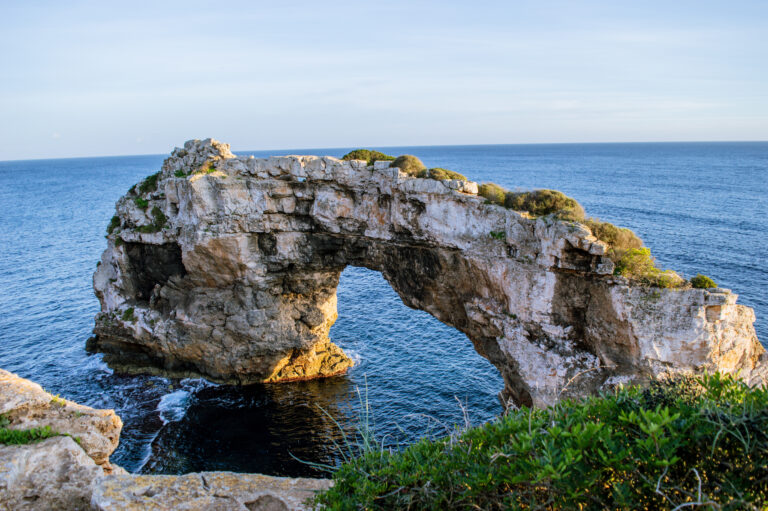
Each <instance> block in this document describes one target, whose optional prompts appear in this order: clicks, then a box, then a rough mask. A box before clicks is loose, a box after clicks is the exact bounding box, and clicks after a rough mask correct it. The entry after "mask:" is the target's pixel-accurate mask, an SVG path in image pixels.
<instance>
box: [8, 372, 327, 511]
mask: <svg viewBox="0 0 768 511" xmlns="http://www.w3.org/2000/svg"><path fill="white" fill-rule="evenodd" d="M46 427H47V428H48V429H44V428H46ZM121 429H122V421H121V420H120V418H119V417H118V416H117V415H115V412H114V411H113V410H94V409H93V408H89V407H87V406H82V405H79V404H77V403H73V402H72V401H68V400H66V399H61V398H58V397H56V396H53V395H51V394H49V393H48V392H46V391H44V390H43V389H42V387H40V385H37V384H36V383H32V382H30V381H28V380H25V379H23V378H20V377H18V376H16V375H15V374H12V373H9V372H7V371H3V370H2V369H0V432H2V431H3V430H13V431H17V432H20V433H21V432H26V433H27V435H28V436H29V435H31V432H40V431H45V432H46V433H44V434H38V435H37V438H32V439H31V441H30V442H27V443H21V444H20V445H6V444H3V443H0V510H2V511H27V510H29V511H48V510H50V511H64V510H66V511H78V510H101V511H146V510H153V511H154V510H157V511H177V510H178V511H182V510H183V511H198V510H199V511H203V510H207V511H210V510H216V511H287V510H301V509H307V506H306V505H305V501H306V500H307V499H310V498H312V496H313V495H314V494H315V492H316V491H318V490H323V489H326V488H328V487H329V485H330V482H329V481H327V480H325V479H304V478H295V479H294V478H288V477H270V476H264V475H259V474H235V473H231V472H202V473H195V474H187V475H183V476H148V475H132V474H128V473H126V472H125V470H123V469H122V468H120V467H117V466H115V465H112V464H110V462H109V456H110V454H112V452H113V451H114V450H115V448H116V447H117V445H118V441H119V437H120V430H121ZM46 436H47V437H48V438H45V439H43V440H40V439H39V438H41V437H46Z"/></svg>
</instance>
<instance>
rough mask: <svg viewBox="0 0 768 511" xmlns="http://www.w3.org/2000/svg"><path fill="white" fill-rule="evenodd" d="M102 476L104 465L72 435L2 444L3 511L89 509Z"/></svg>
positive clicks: (0, 502) (0, 504)
mask: <svg viewBox="0 0 768 511" xmlns="http://www.w3.org/2000/svg"><path fill="white" fill-rule="evenodd" d="M100 477H104V471H103V470H102V468H101V467H100V466H98V465H96V463H94V461H93V460H92V459H91V458H90V457H89V456H88V455H87V454H86V453H85V451H83V449H81V448H80V446H78V445H77V443H75V441H74V440H72V438H70V437H66V436H59V437H53V438H49V439H47V440H44V441H42V442H40V443H36V444H30V445H10V446H8V445H0V510H3V511H26V510H30V511H44V510H46V511H47V510H50V511H61V510H67V511H69V510H72V511H78V510H88V509H91V506H90V500H91V493H92V489H93V484H94V482H95V481H96V480H97V479H99V478H100Z"/></svg>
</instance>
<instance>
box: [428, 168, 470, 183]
mask: <svg viewBox="0 0 768 511" xmlns="http://www.w3.org/2000/svg"><path fill="white" fill-rule="evenodd" d="M416 177H420V178H426V179H435V180H437V181H445V180H448V179H458V180H459V181H466V180H467V178H466V176H464V175H462V174H459V173H458V172H454V171H452V170H448V169H442V168H440V167H436V168H434V169H424V170H422V171H420V172H419V173H418V174H416Z"/></svg>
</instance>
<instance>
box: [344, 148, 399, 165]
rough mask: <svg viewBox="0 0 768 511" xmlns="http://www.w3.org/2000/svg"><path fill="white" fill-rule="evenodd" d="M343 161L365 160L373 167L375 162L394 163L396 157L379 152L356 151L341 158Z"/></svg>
mask: <svg viewBox="0 0 768 511" xmlns="http://www.w3.org/2000/svg"><path fill="white" fill-rule="evenodd" d="M341 159H342V160H365V161H366V162H368V165H373V162H375V161H392V160H394V159H395V157H394V156H390V155H388V154H384V153H380V152H379V151H371V150H370V149H355V150H354V151H350V152H348V153H347V154H345V155H344V156H342V157H341Z"/></svg>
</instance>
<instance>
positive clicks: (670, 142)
mask: <svg viewBox="0 0 768 511" xmlns="http://www.w3.org/2000/svg"><path fill="white" fill-rule="evenodd" d="M205 138H208V137H205ZM200 140H204V139H200ZM216 140H219V141H221V142H225V143H228V142H226V140H220V139H218V138H217V139H216ZM765 143H768V140H664V141H661V140H660V141H633V142H532V143H527V142H513V143H503V144H419V145H355V146H338V147H331V146H328V147H306V148H283V149H274V148H272V149H233V150H232V152H233V153H234V154H236V155H238V154H248V153H251V152H254V153H265V152H269V151H275V153H283V155H284V153H286V152H287V151H296V152H294V153H290V154H296V155H315V156H327V155H326V154H320V153H317V152H314V153H312V152H304V151H331V150H337V149H339V150H344V151H346V150H349V149H350V148H367V149H375V150H379V149H390V148H414V149H418V148H439V147H510V146H519V147H531V146H538V147H543V146H599V145H605V146H608V145H610V146H620V145H675V144H765ZM175 147H178V146H174V147H173V148H171V149H169V150H168V152H165V153H135V154H104V155H90V156H54V157H45V158H10V159H0V163H18V162H27V161H29V162H34V161H57V160H87V159H97V158H128V157H133V158H138V157H157V156H166V155H169V154H170V153H171V151H173V149H174V148H175ZM299 151H303V152H299Z"/></svg>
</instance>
